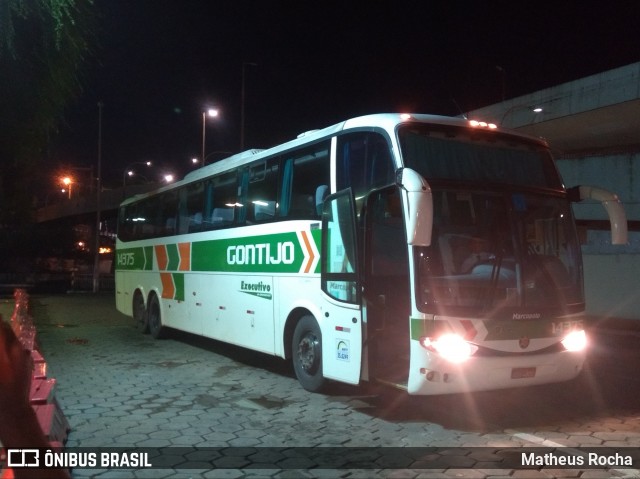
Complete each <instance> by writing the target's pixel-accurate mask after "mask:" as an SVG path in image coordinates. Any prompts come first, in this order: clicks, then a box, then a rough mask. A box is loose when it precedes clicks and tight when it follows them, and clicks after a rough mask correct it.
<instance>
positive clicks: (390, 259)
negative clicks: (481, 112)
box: [116, 114, 626, 394]
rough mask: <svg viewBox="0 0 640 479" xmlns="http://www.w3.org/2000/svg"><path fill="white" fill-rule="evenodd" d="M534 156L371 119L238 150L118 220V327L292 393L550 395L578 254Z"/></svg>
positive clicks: (580, 193)
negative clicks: (227, 358)
mask: <svg viewBox="0 0 640 479" xmlns="http://www.w3.org/2000/svg"><path fill="white" fill-rule="evenodd" d="M585 198H592V199H593V198H594V199H596V200H601V201H602V202H603V204H604V205H605V207H606V208H607V211H608V212H609V214H610V219H611V224H612V232H613V240H612V241H613V242H614V243H624V242H626V219H625V217H624V212H623V210H622V207H621V206H620V204H619V202H618V201H617V198H616V197H615V195H613V194H610V193H608V192H606V191H604V190H601V189H597V188H588V187H576V188H573V189H571V190H567V189H565V187H564V186H563V183H562V180H561V178H560V175H559V174H558V171H557V169H556V166H555V164H554V160H553V158H552V156H551V154H550V152H549V148H548V146H547V145H546V143H545V142H543V141H541V140H538V139H535V138H531V137H526V136H523V135H520V134H517V133H515V132H511V131H504V130H502V129H500V128H496V127H495V126H494V125H491V124H489V125H487V124H485V123H478V122H470V121H467V120H464V119H455V118H446V117H438V116H431V115H408V114H407V115H400V114H380V115H370V116H364V117H359V118H354V119H350V120H347V121H344V122H342V123H339V124H337V125H334V126H331V127H328V128H325V129H322V130H317V131H313V132H309V133H305V134H302V135H300V136H299V137H298V138H297V139H295V140H293V141H290V142H288V143H284V144H282V145H279V146H276V147H274V148H271V149H268V150H262V151H260V150H251V151H246V152H243V153H239V154H237V155H234V156H231V157H230V158H227V159H224V160H221V161H219V162H217V163H214V164H211V165H207V166H205V167H203V168H201V169H199V170H197V171H194V172H192V173H190V174H188V175H187V176H186V177H185V178H184V179H183V180H182V181H179V182H177V183H175V184H172V185H170V186H165V187H162V188H160V189H158V190H157V191H155V192H152V193H149V194H145V195H140V196H136V197H134V198H130V199H128V200H126V201H124V202H123V203H122V205H121V208H120V212H119V226H118V237H117V246H116V247H117V250H116V303H117V308H118V309H119V310H120V311H121V312H123V313H124V314H127V315H129V316H132V317H133V319H134V320H135V322H136V324H137V325H138V326H139V328H140V329H141V330H142V331H143V332H150V333H151V335H152V336H153V337H155V338H160V337H162V336H164V335H165V334H166V333H167V332H168V331H170V330H171V329H178V330H183V331H187V332H190V333H194V334H198V335H203V336H206V337H209V338H214V339H216V340H219V341H224V342H228V343H232V344H235V345H239V346H242V347H245V348H250V349H253V350H256V351H260V352H262V353H267V354H271V355H275V356H279V357H282V358H285V359H288V360H292V362H293V367H294V370H295V373H296V376H297V378H298V380H299V381H300V383H301V384H302V386H303V387H304V388H306V389H308V390H310V391H318V390H320V389H321V388H322V387H323V386H324V385H325V384H326V381H327V380H334V381H340V382H344V383H349V384H359V383H360V382H362V381H379V382H382V383H386V384H390V385H394V386H397V387H400V388H403V389H405V390H406V391H407V392H408V393H409V394H445V393H454V392H463V391H478V390H489V389H499V388H508V387H518V386H527V385H534V384H542V383H550V382H559V381H564V380H568V379H571V378H574V377H575V376H577V375H578V374H579V372H580V371H581V368H582V366H583V362H584V359H585V346H586V342H587V341H586V335H585V331H584V309H585V308H584V305H585V300H584V293H583V284H582V262H581V254H580V244H579V241H578V236H577V234H576V227H575V222H574V219H573V214H572V209H571V201H575V200H581V199H585Z"/></svg>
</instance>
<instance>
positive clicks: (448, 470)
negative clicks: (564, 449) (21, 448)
mask: <svg viewBox="0 0 640 479" xmlns="http://www.w3.org/2000/svg"><path fill="white" fill-rule="evenodd" d="M31 311H32V314H33V315H34V317H35V321H36V324H37V328H38V337H39V341H40V343H41V350H42V352H43V354H44V356H45V359H46V360H47V363H48V367H49V372H50V376H52V377H55V378H57V381H58V382H57V387H56V398H57V399H58V401H59V403H60V404H61V406H62V409H63V411H64V413H65V415H66V417H67V419H68V420H69V422H70V424H71V432H70V434H69V439H68V442H67V445H66V446H67V448H75V447H87V448H88V447H131V448H143V447H148V448H165V447H172V448H173V447H186V448H232V449H212V450H209V449H206V450H200V449H197V450H192V452H194V453H196V455H197V453H200V454H209V457H208V459H209V460H211V457H214V455H215V457H217V458H218V459H217V460H216V461H214V465H215V467H216V468H215V469H211V466H210V465H207V466H206V467H205V468H204V469H186V468H183V469H180V468H171V469H139V470H122V469H112V470H105V469H75V470H74V471H73V475H74V477H89V476H90V477H100V478H119V477H154V478H156V477H158V478H160V477H171V478H182V477H185V478H186V477H212V478H218V477H222V478H235V477H255V478H261V477H282V478H289V477H349V478H368V477H402V478H414V477H415V478H438V477H471V478H485V477H490V478H499V477H513V478H520V477H525V478H550V477H580V478H585V479H590V478H600V477H602V478H606V477H640V472H638V471H637V470H636V469H629V468H626V469H625V468H623V467H620V468H617V467H612V468H609V470H604V469H586V468H585V469H558V468H550V467H545V468H536V469H526V470H518V469H504V468H499V467H495V466H496V463H495V461H494V459H495V454H494V453H495V452H496V451H500V450H501V449H502V448H509V447H535V446H544V447H550V448H555V447H560V446H570V447H572V448H574V447H602V446H606V447H615V448H620V447H630V448H638V447H640V399H639V397H640V395H639V394H638V393H639V392H640V380H639V379H638V376H637V368H638V366H640V348H638V347H637V345H638V344H639V343H640V341H638V338H633V337H631V338H628V337H626V336H625V337H622V336H619V335H617V336H607V335H602V336H599V337H598V338H596V340H595V341H594V344H593V347H592V355H591V359H590V361H589V365H588V367H587V370H586V372H585V374H584V375H583V376H581V378H580V379H579V380H576V381H572V382H570V383H566V384H562V385H549V386H544V387H536V388H529V389H525V390H507V391H499V392H490V393H480V394H474V395H455V396H443V397H407V396H406V395H405V394H403V393H401V392H395V391H391V390H386V389H379V390H378V389H376V388H372V387H368V388H354V387H347V386H343V385H335V387H333V388H332V390H330V391H328V392H327V393H326V394H313V393H309V392H307V391H305V390H303V389H302V388H301V387H300V386H299V385H298V383H297V381H296V380H295V378H294V376H293V374H292V371H291V368H290V366H289V365H288V364H287V363H285V362H284V361H282V360H280V359H278V358H272V357H269V356H265V355H262V354H258V353H254V352H249V351H246V350H243V349H240V348H236V347H233V346H229V345H225V344H221V343H219V342H216V341H211V340H207V339H204V338H199V337H195V336H191V335H187V334H181V333H177V334H175V335H173V337H172V338H171V339H167V340H159V341H158V340H153V339H152V338H150V337H149V336H145V335H142V334H140V333H139V332H137V331H136V329H135V328H134V326H133V323H132V320H131V319H129V318H127V317H125V316H123V315H121V314H120V313H118V312H117V311H116V310H115V307H114V301H113V297H112V295H111V294H109V295H107V294H100V295H91V294H85V295H81V294H76V295H59V296H34V297H32V298H31ZM634 341H635V342H634ZM323 446H325V447H328V448H337V447H339V448H341V449H326V450H324V449H319V448H320V447H323ZM388 446H401V447H408V448H412V447H425V446H427V447H440V448H454V447H460V448H474V449H472V453H471V454H469V453H468V451H466V450H464V449H461V450H456V449H453V450H449V451H447V450H445V451H444V455H445V456H446V455H449V456H456V455H458V457H455V458H453V459H452V458H451V457H449V462H448V463H446V464H443V465H441V467H440V468H437V469H432V468H430V469H421V468H419V467H414V468H411V467H410V465H411V464H413V465H414V466H416V465H417V464H418V463H415V462H414V463H412V462H409V463H402V462H397V461H398V456H394V457H391V458H390V459H389V460H388V462H386V463H385V462H384V460H382V462H378V463H376V465H379V466H380V467H376V468H354V469H307V466H308V462H305V461H307V459H305V458H295V457H289V458H288V460H284V461H283V459H282V458H283V454H284V457H285V458H287V452H286V450H285V451H284V453H283V454H281V453H280V452H279V450H277V449H251V448H287V447H313V448H315V450H318V451H326V452H327V453H330V452H336V451H338V452H339V454H338V455H340V454H342V455H343V456H346V457H348V454H347V451H348V450H346V449H344V448H348V447H353V448H355V447H374V448H376V447H388ZM244 448H247V449H244ZM475 448H483V449H475ZM485 448H486V449H485ZM635 450H636V451H637V450H638V449H635ZM171 451H174V449H171ZM175 451H179V450H178V449H175ZM187 451H189V450H187ZM256 451H258V452H260V453H261V454H263V457H262V458H261V459H260V460H255V459H254V460H253V464H252V465H250V466H251V467H253V468H252V469H247V468H245V467H246V466H247V465H248V462H247V457H248V456H249V454H250V453H251V452H254V453H255V452H256ZM294 451H295V450H294ZM352 451H354V450H352ZM367 451H368V452H371V453H375V452H376V450H375V449H373V450H369V449H366V450H364V451H363V453H367ZM407 451H411V449H407ZM289 452H291V451H289ZM440 452H442V451H440ZM265 454H266V456H264V455H265ZM394 461H395V462H394ZM407 464H409V467H407ZM637 464H638V463H637V462H636V465H637ZM356 465H357V461H356ZM470 466H471V467H470ZM405 467H407V468H405Z"/></svg>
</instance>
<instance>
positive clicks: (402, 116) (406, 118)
mask: <svg viewBox="0 0 640 479" xmlns="http://www.w3.org/2000/svg"><path fill="white" fill-rule="evenodd" d="M400 119H401V120H411V115H410V114H409V113H403V114H402V115H400Z"/></svg>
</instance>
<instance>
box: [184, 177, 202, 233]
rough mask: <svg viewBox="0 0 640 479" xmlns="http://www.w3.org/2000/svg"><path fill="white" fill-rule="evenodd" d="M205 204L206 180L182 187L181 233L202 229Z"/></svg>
mask: <svg viewBox="0 0 640 479" xmlns="http://www.w3.org/2000/svg"><path fill="white" fill-rule="evenodd" d="M203 206H204V182H202V181H199V182H197V183H193V184H190V185H187V186H186V187H184V188H181V189H180V221H179V228H180V229H179V231H180V233H181V234H185V233H194V232H196V231H200V230H202V219H203V215H202V211H203Z"/></svg>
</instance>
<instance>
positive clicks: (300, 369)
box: [291, 315, 325, 392]
mask: <svg viewBox="0 0 640 479" xmlns="http://www.w3.org/2000/svg"><path fill="white" fill-rule="evenodd" d="M291 346H292V347H291V353H292V357H293V369H294V370H295V373H296V377H297V378H298V381H299V382H300V384H301V385H302V387H303V388H305V389H306V390H307V391H311V392H317V391H320V390H321V389H322V387H323V386H324V384H325V379H324V377H323V376H322V335H321V333H320V327H319V326H318V323H317V321H316V320H315V318H314V317H313V316H311V315H307V316H303V317H302V318H300V321H298V324H296V329H295V330H294V332H293V340H292V344H291Z"/></svg>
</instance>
